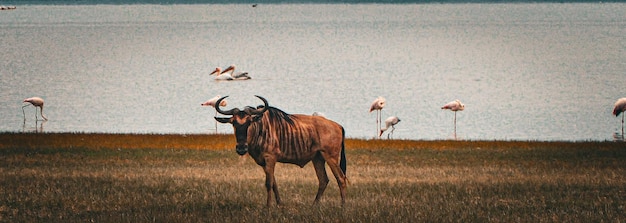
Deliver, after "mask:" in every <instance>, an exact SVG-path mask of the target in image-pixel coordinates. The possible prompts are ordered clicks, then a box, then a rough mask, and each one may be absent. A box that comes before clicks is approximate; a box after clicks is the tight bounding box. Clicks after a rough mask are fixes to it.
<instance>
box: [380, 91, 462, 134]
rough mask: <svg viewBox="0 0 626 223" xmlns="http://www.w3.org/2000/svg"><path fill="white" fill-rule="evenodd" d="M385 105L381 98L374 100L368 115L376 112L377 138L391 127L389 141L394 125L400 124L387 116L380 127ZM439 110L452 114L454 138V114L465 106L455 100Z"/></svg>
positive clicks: (385, 102) (392, 117) (394, 117)
mask: <svg viewBox="0 0 626 223" xmlns="http://www.w3.org/2000/svg"><path fill="white" fill-rule="evenodd" d="M386 104H387V101H386V100H385V98H383V97H378V98H376V99H375V100H374V102H372V105H371V106H370V113H371V112H372V111H376V112H377V115H376V128H377V129H376V133H377V135H378V138H380V137H381V136H382V135H383V133H384V132H385V131H387V130H388V129H389V128H390V127H391V131H390V132H389V133H387V139H389V137H390V135H393V131H394V130H395V129H396V128H395V125H396V124H398V123H399V122H400V118H398V116H389V117H388V118H387V119H385V127H382V126H381V125H382V122H381V110H382V109H383V108H384V107H385V105H386ZM441 109H449V110H450V111H453V112H454V136H455V138H456V112H457V111H463V110H464V109H465V105H464V104H463V103H461V101H460V100H458V99H457V100H454V101H451V102H448V103H447V104H445V105H443V106H442V107H441Z"/></svg>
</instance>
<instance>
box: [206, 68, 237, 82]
mask: <svg viewBox="0 0 626 223" xmlns="http://www.w3.org/2000/svg"><path fill="white" fill-rule="evenodd" d="M213 74H215V80H216V81H232V80H234V78H233V77H231V76H230V75H229V74H222V68H221V67H216V68H215V70H213V72H211V73H210V74H209V75H213Z"/></svg>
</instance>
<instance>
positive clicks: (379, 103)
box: [370, 96, 387, 139]
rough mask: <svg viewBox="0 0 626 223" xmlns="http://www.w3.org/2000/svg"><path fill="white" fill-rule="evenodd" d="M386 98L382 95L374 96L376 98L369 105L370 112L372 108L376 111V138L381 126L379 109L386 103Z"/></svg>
mask: <svg viewBox="0 0 626 223" xmlns="http://www.w3.org/2000/svg"><path fill="white" fill-rule="evenodd" d="M386 103H387V102H386V100H385V98H383V97H380V96H379V97H378V98H376V100H374V102H372V105H371V106H370V113H371V112H372V111H374V110H376V112H377V116H376V135H378V138H379V139H380V134H379V132H380V127H381V117H380V116H381V110H382V109H383V108H384V107H385V104H386Z"/></svg>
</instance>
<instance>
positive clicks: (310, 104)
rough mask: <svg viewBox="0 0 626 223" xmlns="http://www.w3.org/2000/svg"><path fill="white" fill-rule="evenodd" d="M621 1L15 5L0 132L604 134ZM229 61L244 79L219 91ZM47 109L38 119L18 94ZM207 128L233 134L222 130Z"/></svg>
mask: <svg viewBox="0 0 626 223" xmlns="http://www.w3.org/2000/svg"><path fill="white" fill-rule="evenodd" d="M624 15H626V4H621V3H615V4H613V3H611V4H600V3H590V4H408V5H393V4H382V5H378V4H352V5H343V4H330V5H326V4H275V5H259V6H258V7H256V8H253V7H251V6H250V5H247V4H232V5H221V4H217V5H212V4H207V5H81V6H43V5H24V6H20V7H18V9H17V10H12V11H2V12H0V40H1V41H0V52H2V53H1V54H0V68H1V69H0V77H1V79H0V89H1V92H2V93H1V94H0V131H11V132H20V131H35V130H38V131H43V132H113V133H213V132H215V131H216V130H215V122H214V120H213V116H214V114H215V113H214V110H213V109H211V108H207V107H201V106H200V103H202V102H204V101H205V100H207V99H209V98H211V97H213V96H215V95H218V94H219V95H222V96H224V95H229V96H230V97H229V98H228V101H229V105H228V106H227V109H230V108H232V107H243V106H246V105H258V104H260V103H261V101H259V100H258V99H256V98H255V97H254V96H253V95H261V96H264V97H265V98H267V99H268V100H269V103H270V104H271V105H273V106H276V107H278V108H281V109H283V110H284V111H286V112H289V113H305V114H310V113H313V112H314V111H318V112H322V113H324V114H325V115H326V116H327V117H328V118H330V119H333V120H335V121H337V122H339V123H340V124H342V125H343V126H344V127H345V128H346V134H347V136H348V137H353V138H372V137H374V136H375V133H376V129H375V128H376V114H375V113H368V109H369V106H370V104H371V102H372V101H373V100H374V99H375V98H376V97H378V96H383V97H385V98H386V99H387V106H386V107H385V108H384V109H383V118H386V117H388V116H391V115H396V116H399V117H400V119H401V120H402V121H401V122H400V124H398V125H397V126H396V128H397V129H396V131H395V135H394V137H395V138H403V139H450V138H453V137H454V136H455V134H454V123H453V119H454V113H452V112H450V111H443V110H441V109H440V107H441V106H442V105H443V104H445V103H447V102H449V101H452V100H454V99H460V100H461V101H462V102H463V103H465V105H466V109H465V111H462V112H459V113H458V114H457V137H458V138H461V139H486V140H492V139H499V140H512V139H519V140H574V141H576V140H613V139H614V135H615V134H616V133H618V132H619V131H621V130H620V128H621V127H620V119H619V118H616V117H614V116H612V115H611V112H612V108H613V103H614V102H615V101H616V100H617V99H618V98H620V97H626V90H625V88H624V87H625V86H626V17H624ZM230 64H236V65H237V67H238V68H239V69H240V70H245V71H248V72H250V74H251V75H252V76H253V79H252V80H249V81H237V82H218V81H214V80H213V77H212V76H209V73H210V72H211V71H212V69H213V68H214V67H216V66H221V67H227V66H228V65H230ZM31 96H40V97H42V98H44V99H45V100H46V105H45V108H44V114H46V115H47V116H48V118H49V119H50V120H49V121H47V122H43V123H42V122H38V123H36V122H35V120H34V117H33V116H34V115H33V112H34V109H33V108H32V107H27V108H26V110H25V112H26V121H25V122H24V116H23V114H22V111H21V106H22V105H23V104H22V102H21V101H22V99H24V98H27V97H31ZM217 131H218V132H221V133H232V129H231V127H230V126H229V125H223V124H220V125H218V129H217Z"/></svg>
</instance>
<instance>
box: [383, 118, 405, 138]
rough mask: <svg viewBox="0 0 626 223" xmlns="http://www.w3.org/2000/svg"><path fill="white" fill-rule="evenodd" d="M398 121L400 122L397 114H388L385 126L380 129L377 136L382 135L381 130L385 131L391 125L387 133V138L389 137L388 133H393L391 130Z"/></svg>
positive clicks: (394, 128)
mask: <svg viewBox="0 0 626 223" xmlns="http://www.w3.org/2000/svg"><path fill="white" fill-rule="evenodd" d="M398 122H400V119H399V118H398V117H397V116H390V117H389V118H387V119H385V127H384V128H382V129H380V135H378V137H380V136H381V135H383V132H385V131H387V129H389V127H391V132H389V133H387V139H389V135H393V130H396V127H395V126H396V124H398Z"/></svg>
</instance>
